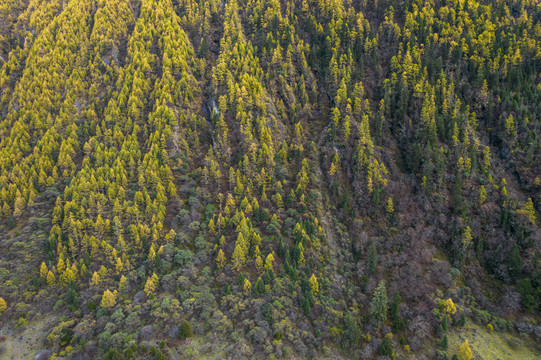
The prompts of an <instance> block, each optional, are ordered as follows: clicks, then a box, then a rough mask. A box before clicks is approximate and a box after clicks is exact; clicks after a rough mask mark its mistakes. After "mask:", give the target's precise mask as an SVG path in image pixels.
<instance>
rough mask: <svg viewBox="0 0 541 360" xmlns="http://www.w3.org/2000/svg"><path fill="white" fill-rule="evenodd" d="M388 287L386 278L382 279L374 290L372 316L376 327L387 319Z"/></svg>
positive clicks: (371, 303) (371, 304)
mask: <svg viewBox="0 0 541 360" xmlns="http://www.w3.org/2000/svg"><path fill="white" fill-rule="evenodd" d="M387 301H388V300H387V289H386V287H385V280H381V281H380V282H379V283H378V286H377V287H376V290H375V291H374V295H373V296H372V301H370V316H371V317H372V321H373V323H374V325H375V326H376V328H379V327H380V325H381V324H383V323H384V322H385V320H387V306H388V302H387Z"/></svg>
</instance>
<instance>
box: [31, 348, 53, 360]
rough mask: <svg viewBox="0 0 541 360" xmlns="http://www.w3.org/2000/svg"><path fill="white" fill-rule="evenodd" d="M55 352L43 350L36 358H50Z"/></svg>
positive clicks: (47, 359)
mask: <svg viewBox="0 0 541 360" xmlns="http://www.w3.org/2000/svg"><path fill="white" fill-rule="evenodd" d="M52 354H53V352H52V351H51V350H42V351H40V352H39V353H38V354H37V355H36V356H34V360H49V358H50V357H51V355H52Z"/></svg>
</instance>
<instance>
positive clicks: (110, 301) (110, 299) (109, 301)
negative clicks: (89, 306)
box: [100, 289, 116, 309]
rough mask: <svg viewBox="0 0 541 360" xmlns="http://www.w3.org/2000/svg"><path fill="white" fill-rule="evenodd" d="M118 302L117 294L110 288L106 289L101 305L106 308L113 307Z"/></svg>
mask: <svg viewBox="0 0 541 360" xmlns="http://www.w3.org/2000/svg"><path fill="white" fill-rule="evenodd" d="M115 304H116V296H115V294H113V293H112V292H111V291H109V289H107V290H105V291H104V292H103V296H102V298H101V305H100V306H101V307H104V308H108V309H110V308H112V307H114V306H115Z"/></svg>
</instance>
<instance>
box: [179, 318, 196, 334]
mask: <svg viewBox="0 0 541 360" xmlns="http://www.w3.org/2000/svg"><path fill="white" fill-rule="evenodd" d="M192 335H193V331H192V325H191V324H190V323H189V322H187V321H186V320H184V322H183V323H182V325H181V326H180V338H181V339H186V338H189V337H192Z"/></svg>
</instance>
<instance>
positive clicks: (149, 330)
mask: <svg viewBox="0 0 541 360" xmlns="http://www.w3.org/2000/svg"><path fill="white" fill-rule="evenodd" d="M153 336H154V328H153V327H152V325H146V326H143V328H142V329H141V330H140V331H139V340H142V341H144V340H150V339H151V338H152V337H153Z"/></svg>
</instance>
